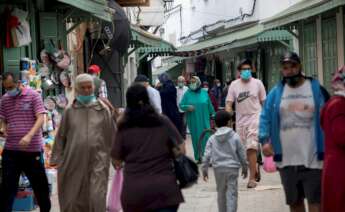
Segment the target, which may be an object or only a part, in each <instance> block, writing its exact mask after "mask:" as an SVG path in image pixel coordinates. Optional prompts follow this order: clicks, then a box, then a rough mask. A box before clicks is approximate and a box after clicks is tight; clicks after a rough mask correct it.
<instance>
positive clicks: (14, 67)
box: [0, 0, 32, 77]
mask: <svg viewBox="0 0 345 212" xmlns="http://www.w3.org/2000/svg"><path fill="white" fill-rule="evenodd" d="M27 1H28V0H22V1H16V2H13V3H14V4H15V6H16V7H18V8H21V9H24V10H27V9H28V8H27V6H28V3H27ZM5 7H6V5H5V4H1V5H0V12H1V13H2V12H3V10H4V9H5ZM29 21H31V20H30V18H29ZM31 32H32V29H31ZM2 51H3V64H4V70H2V72H3V73H4V72H11V73H13V74H15V75H16V76H18V77H19V76H20V64H19V63H20V58H23V57H29V56H30V54H29V46H24V47H19V48H5V46H3V49H2Z"/></svg>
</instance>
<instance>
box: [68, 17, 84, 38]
mask: <svg viewBox="0 0 345 212" xmlns="http://www.w3.org/2000/svg"><path fill="white" fill-rule="evenodd" d="M80 24H81V21H80V20H78V21H77V22H76V23H74V24H73V26H71V27H70V28H69V29H68V30H67V32H66V33H67V35H68V34H69V33H71V32H72V31H73V30H74V29H75V28H77V27H78V26H79V25H80Z"/></svg>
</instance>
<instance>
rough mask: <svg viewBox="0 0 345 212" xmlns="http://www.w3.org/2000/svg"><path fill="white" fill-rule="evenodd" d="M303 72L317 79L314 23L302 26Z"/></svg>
mask: <svg viewBox="0 0 345 212" xmlns="http://www.w3.org/2000/svg"><path fill="white" fill-rule="evenodd" d="M302 30H303V31H302V32H303V35H302V37H303V47H302V48H303V50H302V51H303V52H302V53H303V71H304V73H305V74H306V75H307V76H310V77H315V78H317V77H318V71H317V45H316V40H317V38H316V23H315V22H311V23H308V24H304V25H303V29H302Z"/></svg>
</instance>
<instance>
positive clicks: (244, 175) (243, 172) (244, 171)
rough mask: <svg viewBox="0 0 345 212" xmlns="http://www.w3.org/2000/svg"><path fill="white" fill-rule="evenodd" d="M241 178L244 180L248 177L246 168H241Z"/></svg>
mask: <svg viewBox="0 0 345 212" xmlns="http://www.w3.org/2000/svg"><path fill="white" fill-rule="evenodd" d="M241 176H242V177H243V179H246V178H247V177H248V168H247V167H244V168H242V174H241Z"/></svg>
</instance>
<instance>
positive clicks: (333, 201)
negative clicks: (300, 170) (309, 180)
mask: <svg viewBox="0 0 345 212" xmlns="http://www.w3.org/2000/svg"><path fill="white" fill-rule="evenodd" d="M332 88H333V90H334V91H335V93H334V94H335V96H333V97H332V98H331V99H330V100H329V101H328V102H327V104H326V105H325V107H324V108H323V110H322V113H321V124H322V128H323V130H324V133H325V146H326V147H325V160H324V169H323V177H322V189H323V190H322V201H321V202H322V211H324V212H331V211H334V212H337V211H345V201H344V200H345V66H343V67H342V68H340V69H339V70H338V71H337V72H336V73H335V74H334V77H333V80H332Z"/></svg>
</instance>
